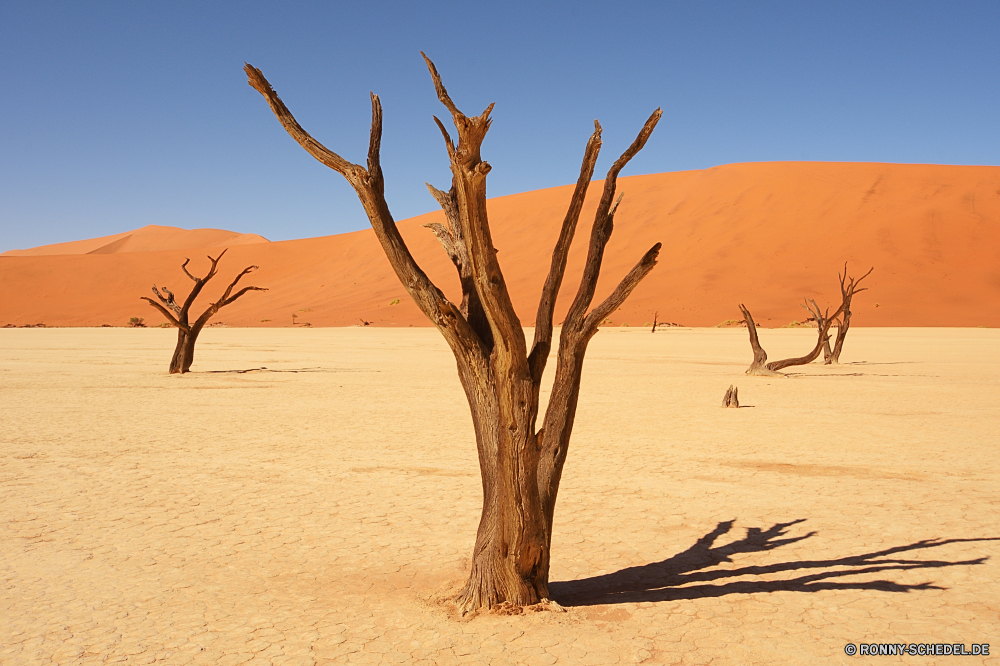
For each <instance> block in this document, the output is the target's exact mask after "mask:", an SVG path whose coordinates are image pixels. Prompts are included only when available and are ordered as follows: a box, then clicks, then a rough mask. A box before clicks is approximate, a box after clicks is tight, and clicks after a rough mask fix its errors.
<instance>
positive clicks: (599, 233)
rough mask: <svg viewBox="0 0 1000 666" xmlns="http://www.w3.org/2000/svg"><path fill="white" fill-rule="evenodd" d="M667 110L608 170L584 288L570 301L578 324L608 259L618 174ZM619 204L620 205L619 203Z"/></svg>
mask: <svg viewBox="0 0 1000 666" xmlns="http://www.w3.org/2000/svg"><path fill="white" fill-rule="evenodd" d="M662 115H663V112H662V111H661V110H660V109H657V110H656V111H654V112H653V114H652V115H651V116H650V117H649V119H648V120H646V124H645V125H643V127H642V130H640V132H639V135H638V136H637V137H636V138H635V141H633V142H632V145H631V146H629V147H628V149H627V150H626V151H625V152H624V153H622V155H621V157H619V158H618V159H617V160H615V163H614V164H613V165H611V168H610V169H609V170H608V175H607V176H606V177H605V179H604V193H603V194H602V195H601V202H600V203H599V204H598V206H597V212H596V213H595V215H594V226H593V228H592V230H591V234H590V249H589V250H588V252H587V263H586V265H585V266H584V269H583V277H582V278H581V280H580V288H579V290H578V291H577V294H576V298H574V299H573V304H572V305H570V308H569V313H568V314H567V315H566V323H567V324H569V325H571V326H576V325H578V323H579V322H580V321H581V320H582V319H583V318H584V313H585V312H586V311H587V308H588V307H590V302H591V300H593V298H594V290H595V289H596V288H597V278H598V276H599V275H600V272H601V262H602V261H603V259H604V248H605V247H606V246H607V244H608V239H609V238H610V237H611V232H612V231H613V230H614V211H613V209H612V205H613V202H614V198H615V189H616V187H617V182H618V174H619V173H620V172H621V170H622V169H623V168H624V167H625V165H626V164H628V162H629V160H631V159H632V158H633V157H635V155H636V153H638V152H639V151H640V150H642V147H643V146H645V145H646V140H647V139H649V135H650V134H652V133H653V129H654V128H655V127H656V123H657V122H659V120H660V117H661V116H662ZM615 208H617V205H615Z"/></svg>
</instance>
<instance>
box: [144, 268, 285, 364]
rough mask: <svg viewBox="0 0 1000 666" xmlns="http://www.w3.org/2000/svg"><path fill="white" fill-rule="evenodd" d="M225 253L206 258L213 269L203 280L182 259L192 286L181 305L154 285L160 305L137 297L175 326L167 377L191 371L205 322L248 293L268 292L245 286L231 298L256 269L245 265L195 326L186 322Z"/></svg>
mask: <svg viewBox="0 0 1000 666" xmlns="http://www.w3.org/2000/svg"><path fill="white" fill-rule="evenodd" d="M226 252H227V250H223V251H222V254H220V255H219V256H218V257H216V258H214V259H213V258H212V257H209V258H208V260H209V261H211V262H212V267H211V268H210V269H209V270H208V273H207V274H206V275H205V277H201V278H200V277H195V276H194V275H191V273H190V272H189V271H188V269H187V265H188V264H189V263H190V262H191V260H190V259H185V260H184V263H183V264H181V269H182V270H183V271H184V274H185V275H187V276H188V277H189V278H191V279H192V280H194V287H193V288H192V289H191V293H190V294H188V296H187V298H185V299H184V304H183V305H178V304H177V302H176V301H175V300H174V295H173V293H172V292H171V291H170V290H169V289H167V288H166V287H161V288H160V289H162V290H163V293H162V294H161V293H160V289H157V288H156V285H155V284H154V285H153V293H154V294H156V297H157V298H158V299H159V300H160V302H159V303H157V302H156V301H154V300H153V299H152V298H149V297H148V296H142V297H140V298H141V300H144V301H149V304H150V305H152V306H153V307H154V308H156V309H157V310H159V311H160V312H161V313H163V316H164V317H166V318H167V321H169V322H170V323H171V324H172V325H173V326H175V327H177V346H176V347H174V355H173V357H172V358H171V359H170V374H172V375H175V374H183V373H185V372H188V371H189V370H190V369H191V364H192V363H193V362H194V344H195V342H197V340H198V334H199V333H201V329H203V328H204V327H205V324H207V323H208V320H209V319H211V318H212V317H213V316H214V315H215V313H216V312H218V311H219V310H220V309H221V308H223V307H225V306H227V305H229V304H230V303H232V302H233V301H235V300H236V299H237V298H239V297H240V296H242V295H243V294H245V293H247V292H248V291H267V289H264V288H261V287H244V288H243V289H241V290H239V291H238V292H236V293H235V294H233V295H232V296H230V294H232V292H233V288H234V287H235V286H236V283H237V282H239V281H240V279H241V278H242V277H243V276H244V275H246V274H247V273H250V272H252V271H253V270H254V269H256V268H257V267H256V266H248V267H246V268H244V269H243V272H242V273H240V274H239V275H237V276H236V279H234V280H233V281H232V282H231V283H230V284H229V286H228V287H227V288H226V291H225V293H223V294H222V298H220V299H219V300H217V301H215V302H214V303H212V304H211V305H209V306H208V309H207V310H205V312H204V313H203V314H202V315H201V316H200V317H198V319H196V320H195V322H194V324H191V323H190V320H189V312H190V310H191V306H192V305H193V304H194V299H196V298H197V297H198V294H200V293H201V290H202V289H203V288H204V287H205V284H206V283H207V282H208V281H209V280H211V279H212V278H213V277H215V274H216V273H217V272H218V269H217V266H218V264H219V260H220V259H222V255H223V254H225V253H226ZM164 294H166V295H164Z"/></svg>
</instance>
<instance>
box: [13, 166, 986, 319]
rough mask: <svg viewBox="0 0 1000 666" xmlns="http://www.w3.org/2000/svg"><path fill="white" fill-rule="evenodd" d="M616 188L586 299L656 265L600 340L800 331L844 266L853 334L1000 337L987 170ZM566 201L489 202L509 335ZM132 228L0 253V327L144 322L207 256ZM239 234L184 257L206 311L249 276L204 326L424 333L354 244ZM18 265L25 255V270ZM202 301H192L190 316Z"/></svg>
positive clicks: (391, 281)
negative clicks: (203, 282)
mask: <svg viewBox="0 0 1000 666" xmlns="http://www.w3.org/2000/svg"><path fill="white" fill-rule="evenodd" d="M331 177H335V175H334V174H331ZM619 191H621V192H624V194H625V198H624V200H623V202H622V204H621V207H620V208H619V212H618V215H617V219H616V225H615V231H614V234H613V235H612V238H611V242H610V243H609V245H608V249H607V252H606V254H605V262H604V269H603V271H602V278H601V282H600V284H599V285H598V290H597V294H596V297H595V302H597V301H598V300H599V299H602V298H604V296H606V295H607V294H608V293H610V291H611V290H612V289H613V288H614V287H615V285H616V284H617V282H618V280H620V279H621V277H622V276H624V275H625V273H626V272H627V271H628V270H629V269H630V268H631V267H632V266H633V265H634V263H635V262H636V261H638V259H639V258H640V257H641V256H642V254H643V253H644V252H645V251H646V250H647V249H648V248H649V247H650V246H652V245H653V243H655V242H657V241H662V242H663V250H662V251H661V254H660V262H659V265H658V266H657V267H656V268H655V269H654V270H653V272H652V273H651V274H650V275H649V276H648V277H647V278H646V279H645V280H644V281H643V283H642V284H640V286H639V287H638V288H637V289H636V290H635V292H633V294H632V296H631V297H630V298H629V300H628V301H627V302H626V304H625V305H624V306H623V308H622V309H621V310H619V311H618V312H617V313H615V314H614V315H613V316H612V317H611V320H612V321H611V324H612V325H616V326H617V325H621V324H623V323H626V324H628V325H630V326H637V325H643V324H644V323H646V322H649V321H652V319H653V314H654V312H657V311H658V312H659V317H660V320H661V321H667V322H676V323H679V324H682V325H686V326H711V325H715V324H718V323H720V322H722V321H724V320H727V319H737V318H738V317H739V316H740V315H739V310H738V309H737V304H738V303H740V302H743V303H745V304H746V305H747V306H748V307H749V308H750V310H751V311H752V312H753V313H754V316H755V318H756V319H758V320H759V321H760V322H761V324H762V325H764V326H781V325H785V324H787V323H789V322H790V321H793V320H800V319H803V318H804V317H806V316H807V315H806V313H805V310H803V309H802V308H801V307H800V306H799V303H801V302H802V299H803V298H804V297H809V298H815V299H816V300H817V301H818V302H819V303H820V304H821V305H827V304H830V305H834V306H835V305H836V303H837V302H838V299H839V297H840V292H839V285H838V282H837V272H838V270H841V269H842V267H843V263H844V262H845V261H848V262H849V272H850V273H851V274H854V275H860V274H861V273H863V272H864V271H866V270H867V269H868V268H869V267H870V266H874V267H875V272H874V273H873V274H872V275H871V276H870V277H869V278H868V279H867V280H866V281H865V285H866V286H868V287H869V291H867V292H864V293H862V294H860V295H858V296H857V297H856V298H855V301H854V307H853V310H854V313H855V317H854V319H853V320H852V322H853V323H854V324H855V325H857V326H1000V167H981V166H939V165H901V164H869V163H861V164H853V163H815V162H779V163H754V164H732V165H726V166H720V167H715V168H712V169H706V170H703V171H686V172H676V173H664V174H654V175H648V176H631V177H627V178H622V179H620V185H619ZM571 193H572V186H565V187H558V188H552V189H547V190H538V191H534V192H527V193H524V194H518V195H512V196H507V197H500V198H496V199H491V200H490V201H489V212H490V220H491V227H492V230H493V238H494V244H495V245H496V247H497V249H498V250H499V258H500V262H501V265H502V267H503V270H504V273H505V276H506V278H507V281H508V286H509V288H510V292H511V294H512V298H513V300H514V305H515V308H516V309H517V311H518V313H519V315H520V317H521V320H522V323H523V324H525V325H531V324H532V323H533V322H534V316H535V308H536V307H537V299H538V294H539V292H540V290H541V285H542V283H543V281H544V279H545V274H546V272H547V271H548V266H549V261H550V257H551V251H552V246H553V244H554V242H555V239H556V236H557V234H558V231H559V226H560V224H561V222H562V218H563V216H564V214H565V209H566V206H567V204H568V202H569V198H570V196H571ZM599 196H600V183H599V182H595V183H593V184H592V186H591V188H590V193H589V196H588V199H587V204H586V206H585V208H584V213H583V216H582V217H581V224H580V227H579V229H578V230H577V236H576V242H575V243H574V248H573V251H572V252H571V254H570V262H569V267H568V270H567V275H566V279H565V281H564V285H563V289H562V292H561V294H560V302H559V306H558V308H557V313H556V314H557V320H556V321H557V322H558V321H560V320H561V316H562V315H563V314H564V313H565V311H566V309H567V308H568V306H569V302H570V301H571V300H572V297H573V294H574V293H575V291H576V288H577V285H578V280H579V276H580V273H581V271H582V266H583V261H584V258H585V256H586V249H587V241H588V238H589V233H590V222H591V221H592V219H593V217H592V215H593V211H594V209H595V207H596V204H597V200H598V198H599ZM442 219H443V217H442V215H441V213H439V212H435V213H429V214H427V215H422V216H419V217H416V218H412V219H410V220H405V221H403V222H400V223H399V226H400V230H401V232H402V234H403V236H404V237H405V238H406V240H407V242H408V244H409V246H410V248H411V250H412V252H413V254H414V256H415V257H416V258H417V261H418V262H419V263H420V265H421V266H422V267H423V268H424V270H425V271H426V272H427V273H428V275H429V276H430V277H431V279H432V280H434V281H435V283H436V284H438V286H439V287H441V288H442V289H443V290H444V291H445V293H446V294H447V295H448V296H449V297H451V298H453V299H456V301H457V299H458V298H459V296H460V293H459V290H458V280H457V277H456V275H455V270H454V268H453V267H452V265H451V264H450V262H449V261H448V259H447V257H446V256H445V254H444V251H443V250H442V249H441V247H440V246H439V245H438V243H437V241H436V240H435V239H434V237H433V235H432V234H431V233H430V231H429V230H427V229H424V228H422V225H423V224H426V223H428V222H432V221H441V220H442ZM147 229H148V228H147ZM159 229H164V228H163V227H160V228H159ZM140 231H143V230H139V231H137V232H131V234H132V235H131V236H129V234H121V235H119V236H117V237H116V236H112V237H106V238H103V239H96V240H95V241H79V242H77V243H76V244H61V246H68V245H73V246H74V247H77V248H78V249H76V250H74V252H75V254H63V255H60V256H54V254H53V253H51V252H45V253H43V252H40V251H38V252H35V251H31V250H28V251H20V252H19V253H17V254H20V255H21V256H11V254H14V253H6V254H5V255H3V256H0V284H2V285H3V290H2V291H0V325H4V324H7V323H11V324H15V325H24V324H35V323H39V322H41V323H45V324H47V325H53V326H95V325H101V324H104V323H107V324H112V325H116V326H120V325H123V324H124V323H125V322H126V321H127V320H128V318H129V317H133V316H140V317H145V318H146V320H147V322H148V323H156V322H159V321H161V320H162V317H161V316H160V315H159V314H158V313H157V312H156V311H154V310H153V309H152V308H150V307H149V306H148V305H147V304H146V303H143V302H141V301H139V297H140V296H145V295H148V294H150V286H151V285H152V284H153V283H156V284H158V285H163V284H165V285H167V286H168V287H170V288H171V289H172V290H174V291H175V292H179V293H187V290H188V289H189V284H188V282H189V281H188V279H187V278H186V277H185V276H184V275H183V273H182V272H181V270H180V264H181V262H182V261H183V260H184V257H185V256H190V257H191V258H192V264H191V267H192V272H194V273H197V274H200V273H204V271H205V270H207V265H208V261H207V259H205V258H204V255H205V254H206V253H207V252H206V251H199V250H198V249H193V248H194V247H195V246H192V245H185V246H184V247H183V248H180V247H178V246H172V245H169V243H168V239H166V238H161V244H160V245H159V248H160V249H159V250H158V251H140V250H137V249H134V248H138V247H143V248H147V247H148V246H146V245H141V244H139V243H138V242H133V240H132V239H134V238H136V236H137V235H138V234H139V232H140ZM198 231H208V230H198ZM215 231H217V230H215ZM183 233H187V234H194V233H196V232H183ZM218 233H219V234H226V233H231V232H218ZM168 235H169V234H168ZM248 237H250V235H243V234H232V239H231V240H226V239H223V240H224V242H222V243H216V242H215V241H214V240H213V241H210V242H209V241H206V242H205V243H203V244H202V245H201V247H204V248H207V247H210V246H214V247H220V246H221V245H229V246H230V248H231V249H230V250H229V253H228V254H227V255H226V258H225V259H224V260H223V262H222V263H221V264H220V274H219V276H218V277H217V278H215V280H214V281H213V283H210V287H209V288H206V290H205V296H208V297H213V296H216V295H217V294H218V293H220V292H221V291H222V289H224V287H225V285H226V284H227V283H228V282H229V280H230V279H231V278H232V276H235V275H236V274H237V273H238V272H239V271H240V270H241V269H242V268H244V267H245V266H247V265H250V264H256V265H259V266H260V270H259V271H258V272H256V273H255V274H253V275H252V276H250V277H251V278H252V279H251V280H250V281H248V282H246V283H245V284H255V285H258V286H262V287H268V288H269V289H270V291H268V292H264V293H251V294H248V295H247V296H245V297H244V298H243V299H241V300H240V301H239V302H237V303H236V304H234V305H232V306H230V307H228V308H226V309H225V310H223V311H221V312H220V313H219V314H218V315H217V316H216V320H217V321H223V322H225V323H227V324H230V325H236V326H289V325H292V314H295V315H296V321H297V322H299V323H303V322H309V323H310V324H312V325H313V326H345V325H355V324H360V323H361V321H362V320H364V321H369V322H371V323H372V324H373V325H386V326H388V325H396V326H407V325H410V324H412V325H417V326H424V325H428V322H427V321H426V319H424V317H423V316H422V315H421V314H420V312H419V310H417V308H416V306H415V305H414V304H413V303H412V302H411V301H410V299H409V297H408V296H407V294H406V292H405V291H404V289H403V287H402V286H401V285H400V284H399V282H398V280H397V279H396V277H395V275H394V274H393V272H392V270H391V268H390V266H389V264H388V261H387V260H386V258H385V256H384V255H383V254H382V251H381V248H380V247H379V245H378V242H377V240H376V239H375V235H374V233H373V232H372V231H371V230H365V231H360V232H355V233H349V234H341V235H337V236H327V237H322V238H309V239H303V240H295V241H283V242H275V243H269V242H266V241H265V240H264V239H261V238H260V237H259V236H257V237H254V238H257V239H259V240H257V241H246V240H244V241H243V244H240V241H239V240H238V239H245V238H248ZM98 241H101V242H98ZM170 242H172V241H170ZM88 243H89V245H88ZM130 243H131V246H130ZM109 244H111V245H112V247H111V249H110V250H107V251H106V252H102V250H104V249H105V248H108V247H109ZM113 244H120V246H114V245H113ZM47 247H48V248H52V247H59V246H47ZM129 247H132V248H133V249H122V248H129ZM43 249H45V248H37V250H43ZM150 249H151V248H150ZM32 252H35V255H36V256H30V255H29V256H25V255H26V253H32ZM215 252H217V250H215V251H213V252H212V254H213V255H214V254H215ZM87 253H89V254H87ZM43 255H47V256H43ZM205 296H203V297H202V299H201V301H199V303H201V302H207V300H206V298H205ZM396 299H399V303H397V304H391V303H392V302H393V301H395V300H396ZM876 304H877V306H876ZM262 320H268V321H262Z"/></svg>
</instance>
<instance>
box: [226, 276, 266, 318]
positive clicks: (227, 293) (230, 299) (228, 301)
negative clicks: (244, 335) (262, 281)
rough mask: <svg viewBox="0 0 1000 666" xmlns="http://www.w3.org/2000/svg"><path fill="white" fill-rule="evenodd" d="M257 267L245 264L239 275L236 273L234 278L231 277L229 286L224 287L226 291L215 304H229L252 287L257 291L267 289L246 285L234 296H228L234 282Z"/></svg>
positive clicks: (234, 284)
mask: <svg viewBox="0 0 1000 666" xmlns="http://www.w3.org/2000/svg"><path fill="white" fill-rule="evenodd" d="M258 268H259V267H258V266H247V267H246V268H244V269H243V271H242V272H241V273H240V274H239V275H237V276H236V278H235V279H233V281H232V282H231V283H230V284H229V286H228V287H226V291H225V292H224V293H223V294H222V298H220V299H219V300H218V301H216V305H217V306H218V307H220V308H221V307H223V306H225V305H229V304H230V303H232V302H233V301H235V300H236V299H237V298H239V297H240V296H242V295H243V294H244V293H246V292H247V291H250V290H252V289H253V290H257V291H267V289H261V288H260V287H247V288H246V289H244V290H243V291H241V292H240V293H238V294H237V295H236V296H233V297H232V298H229V294H230V293H232V291H233V287H235V286H236V283H238V282H239V281H240V280H241V279H242V278H243V276H244V275H246V274H247V273H252V272H253V271H254V270H256V269H258Z"/></svg>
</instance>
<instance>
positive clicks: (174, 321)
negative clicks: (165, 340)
mask: <svg viewBox="0 0 1000 666" xmlns="http://www.w3.org/2000/svg"><path fill="white" fill-rule="evenodd" d="M139 300H142V301H147V302H148V303H149V304H150V305H152V306H153V307H154V308H156V309H157V310H159V311H160V312H161V313H162V314H163V316H164V317H166V318H167V321H169V322H170V323H171V324H172V325H173V326H176V327H177V328H179V329H181V330H182V331H184V332H185V333H189V332H190V331H191V329H190V328H189V327H187V326H185V325H184V324H182V323H181V322H179V321H178V320H177V318H176V317H174V316H173V314H171V312H170V311H169V310H167V309H166V308H165V307H163V306H162V305H160V304H159V303H157V302H156V301H154V300H153V299H152V298H150V297H148V296H140V297H139Z"/></svg>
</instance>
